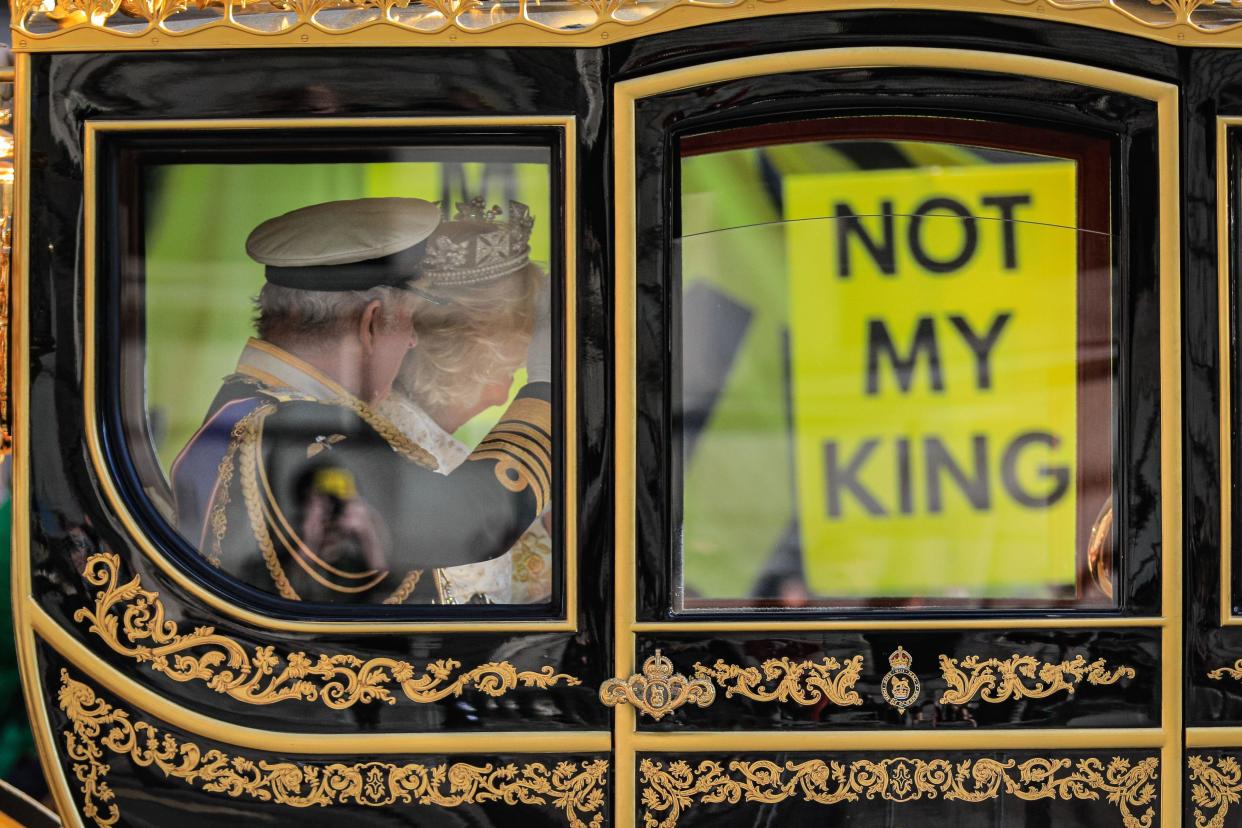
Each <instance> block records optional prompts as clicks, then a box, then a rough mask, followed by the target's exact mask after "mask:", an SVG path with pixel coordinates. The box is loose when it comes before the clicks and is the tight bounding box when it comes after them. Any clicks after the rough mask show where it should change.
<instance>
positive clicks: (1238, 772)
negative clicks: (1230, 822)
mask: <svg viewBox="0 0 1242 828" xmlns="http://www.w3.org/2000/svg"><path fill="white" fill-rule="evenodd" d="M1186 764H1187V765H1188V766H1189V768H1190V782H1191V787H1190V798H1191V800H1192V801H1193V802H1194V803H1195V828H1224V825H1225V817H1226V816H1227V815H1228V814H1229V806H1230V805H1237V804H1238V803H1239V802H1242V766H1239V764H1238V760H1237V759H1236V758H1234V757H1232V756H1221V757H1220V758H1219V759H1215V758H1213V757H1211V756H1197V755H1196V756H1188V757H1186ZM1205 811H1206V813H1205Z"/></svg>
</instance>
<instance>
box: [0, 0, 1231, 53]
mask: <svg viewBox="0 0 1242 828" xmlns="http://www.w3.org/2000/svg"><path fill="white" fill-rule="evenodd" d="M10 5H11V10H12V20H13V21H14V22H13V44H14V46H15V47H16V48H17V49H18V50H20V51H71V50H93V49H97V50H132V49H168V48H179V47H180V48H246V47H260V48H261V47H271V46H282V45H288V46H307V45H311V46H315V45H328V46H333V45H340V46H365V45H370V46H398V45H414V44H426V45H436V46H579V47H580V46H583V45H604V44H607V43H609V42H616V41H622V40H628V39H631V38H636V37H642V36H644V35H649V34H654V33H658V32H664V31H671V30H676V29H684V28H689V27H694V26H700V25H707V24H711V23H719V22H722V21H726V20H740V19H748V18H758V17H767V16H771V15H780V14H796V13H804V12H816V11H825V10H830V11H851V10H859V9H866V10H876V11H883V10H889V11H901V10H906V11H909V10H939V11H957V12H973V13H979V14H999V15H1009V16H1018V17H1028V18H1035V19H1039V20H1045V21H1056V22H1064V23H1073V24H1080V25H1085V26H1090V27H1092V28H1099V29H1107V30H1111V31H1117V32H1121V33H1125V34H1131V35H1137V36H1139V37H1145V38H1148V39H1152V40H1159V41H1163V42H1165V43H1172V44H1176V45H1197V46H1237V45H1238V44H1239V43H1242V37H1239V33H1240V32H1242V12H1240V11H1239V9H1238V6H1237V4H1236V3H1223V4H1222V3H1216V2H1213V0H833V2H831V3H825V2H824V0H10Z"/></svg>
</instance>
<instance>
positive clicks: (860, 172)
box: [601, 49, 1181, 828]
mask: <svg viewBox="0 0 1242 828" xmlns="http://www.w3.org/2000/svg"><path fill="white" fill-rule="evenodd" d="M949 67H953V68H954V69H956V70H961V71H953V72H948V71H946V70H947V69H948V68H949ZM998 77H1003V79H1004V82H1003V83H997V78H998ZM1170 89H1171V88H1170V87H1167V86H1164V85H1161V84H1156V83H1147V82H1138V81H1133V82H1131V80H1130V79H1127V80H1126V82H1125V83H1122V82H1121V81H1120V80H1119V79H1118V78H1117V77H1115V76H1103V75H1096V74H1095V73H1093V72H1091V71H1089V70H1086V69H1084V68H1082V67H1076V66H1070V65H1067V64H1060V63H1055V62H1050V61H1040V60H1033V59H1012V60H1010V59H1007V60H1005V61H1004V62H1001V63H996V62H993V61H992V60H991V59H990V58H989V57H988V56H985V55H978V54H971V53H965V52H941V51H936V50H917V49H915V50H903V51H901V52H895V51H886V50H867V49H862V50H853V51H852V50H838V51H833V52H824V53H805V54H793V55H783V56H781V57H780V59H779V60H778V59H776V58H773V59H771V60H768V59H765V58H752V59H749V60H747V61H736V62H732V63H729V64H720V65H707V66H699V67H695V68H694V69H693V70H686V71H671V72H667V73H664V74H661V75H655V76H652V77H647V78H639V79H635V80H631V81H627V82H625V83H622V84H620V85H619V87H618V89H617V93H616V98H615V101H614V103H615V107H616V118H617V130H618V136H619V137H618V158H617V181H618V182H619V184H620V185H621V186H620V187H619V190H618V196H617V199H618V200H617V217H618V225H619V232H618V240H619V242H618V243H619V249H618V274H617V275H618V280H619V284H620V288H619V290H618V297H619V298H618V302H619V310H618V343H619V357H618V378H617V380H618V382H617V387H618V393H619V401H618V406H619V411H620V412H621V414H620V416H619V417H618V422H619V423H621V424H625V423H628V422H629V421H630V419H631V418H630V417H627V416H626V412H627V411H630V412H632V413H633V418H632V420H633V423H634V428H633V430H632V431H626V430H624V429H622V430H621V431H620V432H619V437H618V440H619V445H618V467H619V469H620V471H621V473H622V475H623V476H622V478H621V480H622V481H623V484H622V485H621V486H620V487H619V492H618V496H619V500H618V506H617V514H618V527H619V529H618V544H617V548H618V554H619V555H622V556H627V555H632V558H630V559H629V560H626V559H625V558H624V557H623V558H622V559H621V562H620V564H619V572H620V574H621V575H622V577H621V578H619V579H618V592H617V606H618V608H619V612H618V619H617V624H618V637H619V644H618V649H617V673H618V676H617V679H616V680H615V681H613V682H609V683H608V684H605V685H604V687H603V688H602V690H601V697H602V698H603V699H604V701H605V702H606V703H609V704H614V705H616V706H617V709H618V720H617V721H618V725H617V727H618V733H617V744H618V750H617V754H616V762H617V773H618V775H619V776H618V789H617V790H618V797H619V802H618V807H619V811H618V813H619V815H620V816H619V819H621V820H622V821H624V822H625V824H629V820H630V819H631V818H634V819H636V820H637V821H643V822H645V824H648V825H660V826H666V827H667V828H671V827H672V826H699V825H708V824H728V825H738V826H741V825H751V824H756V823H757V821H761V820H764V819H768V820H772V821H773V822H779V823H781V824H809V823H810V822H812V821H822V820H825V819H828V820H841V821H842V822H843V824H855V823H856V824H859V825H879V824H913V823H914V822H916V821H919V820H925V819H939V820H945V821H948V822H952V823H953V824H960V825H979V826H993V825H996V826H999V825H1014V824H1056V825H1118V826H1122V825H1132V824H1133V825H1137V824H1146V822H1144V820H1147V819H1156V818H1159V819H1162V820H1164V821H1166V822H1167V823H1168V824H1174V822H1175V819H1174V818H1173V817H1171V816H1170V814H1172V813H1176V810H1173V811H1171V810H1170V809H1176V808H1177V807H1178V802H1177V797H1178V793H1179V792H1178V784H1179V782H1178V773H1177V772H1176V770H1174V769H1175V768H1176V767H1177V765H1178V764H1179V762H1180V740H1181V730H1180V727H1181V725H1180V701H1179V698H1180V696H1179V688H1178V686H1177V682H1178V681H1179V674H1178V672H1177V665H1178V663H1179V660H1180V655H1179V646H1180V645H1179V638H1178V636H1179V635H1180V615H1179V612H1180V610H1179V604H1178V592H1177V585H1178V572H1179V568H1178V542H1177V539H1178V526H1177V523H1178V521H1177V504H1176V497H1175V493H1176V491H1177V488H1176V486H1172V487H1170V483H1169V481H1170V480H1171V479H1176V475H1177V474H1178V464H1177V458H1176V446H1177V441H1178V438H1177V434H1178V429H1177V423H1178V405H1177V399H1178V396H1177V394H1178V373H1177V361H1176V347H1175V344H1176V338H1177V298H1176V297H1177V294H1176V280H1175V277H1176V272H1177V271H1176V265H1177V251H1176V245H1175V239H1176V233H1175V230H1176V221H1175V219H1176V216H1175V215H1174V214H1175V212H1176V211H1175V210H1174V211H1171V212H1164V213H1162V212H1161V211H1160V210H1157V209H1155V206H1156V204H1157V203H1158V200H1160V199H1169V198H1173V199H1175V197H1176V187H1175V178H1174V177H1173V172H1174V169H1173V167H1174V166H1175V160H1174V159H1175V158H1176V146H1175V144H1174V143H1173V142H1174V140H1175V135H1174V132H1173V124H1174V122H1175V121H1174V119H1175V111H1174V109H1173V108H1172V107H1173V96H1172V93H1171V91H1170ZM1103 112H1107V113H1109V115H1108V117H1107V118H1104V117H1101V115H1100V113H1103ZM1157 169H1158V170H1160V171H1161V174H1160V175H1159V176H1156V175H1152V174H1151V171H1152V170H1157ZM1138 171H1142V174H1139V173H1138ZM628 181H632V182H633V185H632V189H626V186H627V185H626V184H625V182H628ZM1174 203H1176V202H1175V201H1174ZM629 216H633V217H634V218H633V223H632V224H631V223H630V222H629V220H628V217H629ZM627 472H629V473H632V478H626V477H625V476H624V475H625V474H626V473H627ZM1170 475H1172V476H1173V477H1172V478H1171V477H1170ZM630 479H632V485H625V483H627V482H628V481H629V480H630ZM1170 488H1171V489H1172V492H1173V495H1170V494H1169V493H1168V492H1169V490H1170ZM631 577H632V580H630V578H631ZM626 775H631V776H630V778H629V779H626V778H625V777H626ZM627 809H632V810H627ZM1162 815H1163V816H1162ZM1045 821H1046V823H1045ZM636 824H637V823H636ZM1162 824H1164V822H1162Z"/></svg>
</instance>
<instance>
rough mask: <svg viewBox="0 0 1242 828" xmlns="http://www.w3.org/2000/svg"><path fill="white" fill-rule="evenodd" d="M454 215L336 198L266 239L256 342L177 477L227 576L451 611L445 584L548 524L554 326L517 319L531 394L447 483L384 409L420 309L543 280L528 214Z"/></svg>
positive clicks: (273, 227) (184, 522)
mask: <svg viewBox="0 0 1242 828" xmlns="http://www.w3.org/2000/svg"><path fill="white" fill-rule="evenodd" d="M459 209H460V210H462V212H459V215H458V216H456V217H455V221H454V222H446V223H444V224H443V225H442V223H441V216H440V212H439V208H437V207H436V206H435V205H433V204H430V203H428V202H425V201H422V200H419V199H394V198H383V199H356V200H352V201H338V202H329V203H326V204H318V205H313V206H311V207H305V208H302V209H299V210H295V211H293V212H291V213H287V214H285V215H283V216H279V217H277V218H274V219H271V220H269V221H267V222H264V223H263V224H262V225H260V226H259V227H258V228H256V229H255V231H254V232H253V233H251V235H250V238H249V239H248V240H247V244H246V250H247V253H249V255H250V256H251V258H253V259H255V260H256V261H258V262H260V263H261V264H264V265H265V266H266V269H265V277H266V281H267V283H266V284H265V285H264V287H263V289H262V291H261V292H260V294H259V297H258V299H257V300H256V304H257V306H258V318H257V321H256V327H257V333H258V336H257V338H255V339H252V340H250V342H249V343H247V345H246V348H245V350H244V351H243V353H242V356H241V359H240V360H239V362H238V366H237V370H236V373H234V374H233V375H231V376H229V377H227V378H226V379H225V383H224V386H223V387H222V388H221V389H220V391H219V393H218V394H217V396H216V398H215V400H214V401H213V403H212V405H211V406H210V409H209V411H208V414H207V417H206V419H205V421H204V424H203V426H202V427H201V428H200V429H199V431H198V432H197V433H196V434H195V435H194V437H193V438H192V439H191V440H190V442H189V443H188V444H187V445H186V447H185V448H184V449H183V450H182V452H181V454H180V455H179V456H178V458H177V460H176V462H175V463H174V464H173V469H172V484H173V491H174V495H175V497H176V504H177V513H178V524H179V528H180V530H181V532H182V534H184V535H185V536H186V537H187V538H189V539H190V540H191V541H192V542H196V543H197V544H198V548H199V550H200V552H201V553H202V554H203V555H204V556H205V557H207V559H208V560H210V561H211V562H212V563H213V564H215V565H216V566H218V567H220V568H222V569H223V570H225V571H226V572H229V573H230V574H232V575H234V576H235V577H237V578H239V579H240V580H242V581H245V582H246V583H249V584H251V585H253V586H255V587H258V588H260V589H263V590H266V591H270V592H275V593H277V594H279V595H281V596H282V597H284V598H287V599H290V600H309V601H335V602H356V603H380V602H383V603H446V602H449V601H450V600H452V598H451V597H450V596H448V595H446V594H445V592H444V584H445V583H446V582H447V581H446V579H445V578H442V577H441V576H440V575H439V573H438V572H436V570H437V569H440V568H449V567H460V566H463V565H468V564H477V563H480V562H483V561H488V560H490V559H493V558H497V557H499V556H502V555H504V554H505V553H506V552H508V550H509V549H510V548H511V547H512V546H513V545H514V543H515V542H516V541H517V540H518V539H519V538H520V537H521V536H522V535H523V534H524V533H525V532H526V531H527V529H528V528H529V527H530V525H531V523H532V522H533V521H534V520H535V519H536V518H537V517H538V516H539V515H540V514H541V513H543V512H544V511H545V510H546V508H547V505H548V502H549V497H550V488H551V424H550V423H551V413H550V403H549V400H550V382H549V380H550V373H551V367H550V361H551V360H550V352H549V349H550V337H549V335H548V326H549V323H548V320H547V316H546V312H545V313H544V314H543V315H542V316H540V317H538V318H535V316H536V315H535V314H534V313H533V311H532V312H531V313H530V314H528V320H529V321H525V320H524V321H523V322H522V326H523V328H524V330H526V331H529V330H530V327H531V326H532V325H533V327H534V328H535V334H534V335H533V336H531V335H529V334H527V338H528V339H529V344H528V347H527V350H526V353H525V358H526V363H527V375H528V382H527V384H526V385H525V386H523V388H522V389H521V390H520V391H519V392H518V394H517V396H516V398H515V399H514V401H513V403H512V404H511V405H510V406H509V407H508V409H507V410H506V411H505V413H504V415H503V416H502V417H501V419H500V421H499V422H498V423H497V425H496V427H495V428H494V429H493V430H492V432H490V433H489V434H488V435H487V436H486V437H485V438H484V439H483V441H482V442H481V443H480V444H479V446H478V447H477V448H476V449H475V450H474V451H473V452H471V453H470V454H469V455H468V456H466V457H465V458H461V459H459V460H458V464H457V465H456V467H455V468H454V469H453V470H452V471H451V472H449V473H437V471H438V470H441V463H440V461H439V460H437V457H436V454H435V453H434V452H432V451H429V450H428V449H427V448H424V447H423V446H422V445H420V444H419V443H418V442H417V441H416V439H412V438H411V437H410V436H409V435H408V434H406V433H404V432H403V431H402V430H401V429H400V428H398V427H397V426H396V425H394V424H393V423H392V422H391V421H390V420H389V419H388V418H386V417H384V416H383V415H381V414H380V413H378V412H377V410H376V406H378V405H379V404H380V403H381V402H382V401H383V400H384V399H385V398H386V397H387V396H388V395H389V393H390V392H391V390H392V386H393V382H394V380H395V378H396V376H397V373H398V371H399V370H400V369H401V366H402V363H403V361H404V360H405V358H406V356H407V355H408V353H409V352H410V350H411V349H412V348H416V347H417V345H418V342H419V334H418V331H417V330H416V329H415V328H414V321H413V320H414V317H415V315H416V313H417V312H418V310H419V309H420V308H421V307H422V306H425V305H428V304H432V305H435V304H437V303H444V302H446V299H445V298H444V297H445V296H446V295H447V294H446V292H451V291H454V290H461V289H463V288H465V287H468V286H479V285H485V284H488V283H490V282H494V281H498V280H503V279H505V278H506V277H508V276H510V275H511V274H513V273H515V272H517V271H519V270H523V269H525V268H526V267H527V265H528V262H529V253H530V247H529V238H530V232H531V227H532V225H533V220H532V219H531V217H530V216H529V213H528V211H527V210H526V209H525V208H524V207H523V206H521V205H511V207H510V211H509V213H510V215H509V218H508V220H507V221H506V220H501V216H500V211H499V210H498V209H495V208H493V209H492V210H489V211H484V210H483V209H482V206H481V204H475V203H472V204H470V205H459ZM441 228H443V232H441ZM536 273H537V271H536ZM538 276H539V278H540V279H542V274H541V273H539V274H538ZM543 281H545V282H546V279H545V280H543ZM529 289H530V290H531V291H533V293H534V294H536V295H537V294H538V293H539V292H541V291H544V290H546V288H545V287H544V285H543V282H540V281H534V282H532V284H531V286H530V288H529ZM536 304H538V303H535V302H533V301H532V302H529V303H528V305H529V306H530V307H532V308H533V307H535V306H536ZM543 304H544V305H546V303H543Z"/></svg>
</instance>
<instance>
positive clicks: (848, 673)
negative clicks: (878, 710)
mask: <svg viewBox="0 0 1242 828" xmlns="http://www.w3.org/2000/svg"><path fill="white" fill-rule="evenodd" d="M862 666H863V657H862V656H860V655H858V656H854V657H853V658H850V659H847V660H846V661H845V664H844V665H842V664H841V662H839V661H837V659H835V658H825V659H824V660H823V661H818V662H816V661H792V660H790V659H788V658H770V659H768V660H767V661H765V662H763V664H761V665H760V666H758V667H740V666H738V665H736V664H729V663H727V662H725V661H724V660H723V659H722V660H719V661H717V662H716V663H715V665H713V666H711V667H706V666H704V665H702V664H695V665H694V674H695V675H696V676H699V677H701V678H708V679H711V680H713V681H715V682H716V683H717V684H719V685H720V686H721V687H723V688H724V691H725V697H726V698H732V697H733V696H735V695H739V696H745V697H747V698H750V699H755V700H756V701H763V702H770V701H782V702H785V701H792V702H794V703H795V704H801V705H812V704H818V703H819V702H820V701H823V700H827V701H828V702H830V703H832V704H835V705H839V706H841V707H849V706H851V705H856V704H862V701H863V700H862V696H860V695H858V693H856V692H855V691H854V685H855V684H856V683H857V682H858V677H859V675H860V674H861V673H862ZM771 682H775V685H774V686H770V687H769V686H767V685H768V684H769V683H771Z"/></svg>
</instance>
